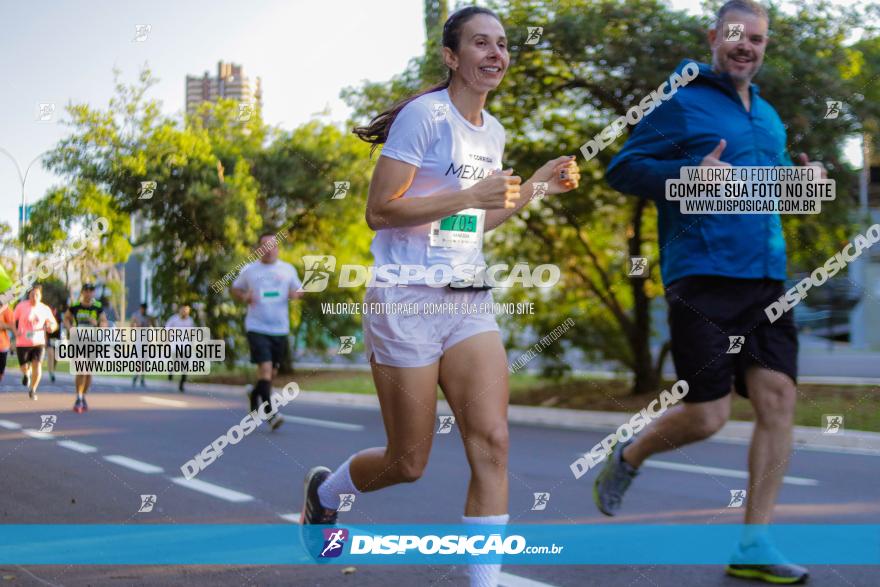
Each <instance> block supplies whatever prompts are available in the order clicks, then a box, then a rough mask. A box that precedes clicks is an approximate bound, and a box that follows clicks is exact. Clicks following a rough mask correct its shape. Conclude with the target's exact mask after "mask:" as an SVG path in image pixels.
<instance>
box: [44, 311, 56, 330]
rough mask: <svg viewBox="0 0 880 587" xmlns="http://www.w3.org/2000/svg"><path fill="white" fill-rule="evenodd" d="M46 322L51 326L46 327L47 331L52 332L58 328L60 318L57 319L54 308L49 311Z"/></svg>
mask: <svg viewBox="0 0 880 587" xmlns="http://www.w3.org/2000/svg"><path fill="white" fill-rule="evenodd" d="M46 324H47V325H48V326H49V328H47V329H46V332H49V333H52V332H55V331H56V330H58V320H56V319H55V314H54V313H52V310H49V312H48V318H46Z"/></svg>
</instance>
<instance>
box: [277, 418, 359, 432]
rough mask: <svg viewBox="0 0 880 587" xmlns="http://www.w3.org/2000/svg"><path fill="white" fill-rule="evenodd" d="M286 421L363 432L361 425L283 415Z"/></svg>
mask: <svg viewBox="0 0 880 587" xmlns="http://www.w3.org/2000/svg"><path fill="white" fill-rule="evenodd" d="M281 415H282V416H284V419H285V420H289V421H291V422H297V423H298V424H306V425H310V426H321V427H323V428H336V429H337V430H353V431H359V430H363V429H364V427H363V426H361V425H360V424H348V423H346V422H333V421H332V420H319V419H317V418H304V417H302V416H291V415H289V414H281Z"/></svg>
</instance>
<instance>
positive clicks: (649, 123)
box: [605, 98, 702, 201]
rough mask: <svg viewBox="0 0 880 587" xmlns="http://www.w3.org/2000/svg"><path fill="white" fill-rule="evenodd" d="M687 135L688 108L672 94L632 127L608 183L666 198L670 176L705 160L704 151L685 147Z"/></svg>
mask: <svg viewBox="0 0 880 587" xmlns="http://www.w3.org/2000/svg"><path fill="white" fill-rule="evenodd" d="M686 137H687V120H686V117H685V113H684V110H683V109H682V107H681V105H680V104H679V103H678V100H676V99H675V98H672V99H671V100H669V101H668V102H666V103H664V104H662V105H660V106H659V107H658V108H657V109H656V110H654V111H653V112H652V113H651V114H649V115H648V116H646V117H645V118H644V120H642V121H641V122H640V123H639V124H637V125H636V127H635V128H634V129H633V130H632V132H631V133H630V136H629V138H628V139H627V141H626V143H625V144H624V145H623V149H621V150H620V152H619V153H618V154H617V155H616V156H615V157H614V159H613V160H612V161H611V164H610V165H609V166H608V169H607V170H606V172H605V178H606V179H607V180H608V184H609V185H610V186H611V187H613V188H614V189H616V190H617V191H619V192H623V193H625V194H630V195H634V196H639V197H642V198H649V199H651V200H655V201H666V200H665V194H666V180H667V179H673V178H677V177H679V172H680V170H681V168H682V167H683V166H685V165H694V166H696V165H699V164H700V161H701V160H702V155H698V154H696V153H688V152H686V151H685V148H684V145H685V141H686Z"/></svg>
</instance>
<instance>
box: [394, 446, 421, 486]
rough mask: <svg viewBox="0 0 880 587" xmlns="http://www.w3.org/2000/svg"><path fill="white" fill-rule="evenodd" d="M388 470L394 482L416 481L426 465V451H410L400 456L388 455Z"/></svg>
mask: <svg viewBox="0 0 880 587" xmlns="http://www.w3.org/2000/svg"><path fill="white" fill-rule="evenodd" d="M389 458H391V459H392V460H391V463H390V465H389V472H390V473H391V475H392V477H393V478H394V481H395V482H396V483H412V482H414V481H418V480H419V479H420V478H421V476H422V474H423V473H424V472H425V467H427V466H428V453H427V452H410V453H407V454H405V455H402V456H397V457H390V456H389Z"/></svg>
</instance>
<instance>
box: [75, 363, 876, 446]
mask: <svg viewBox="0 0 880 587" xmlns="http://www.w3.org/2000/svg"><path fill="white" fill-rule="evenodd" d="M58 379H59V381H65V380H69V381H70V382H71V384H72V379H73V378H72V376H71V375H68V374H66V373H65V374H59V375H58ZM94 381H95V383H102V384H106V385H117V386H119V385H122V386H130V384H131V379H130V378H127V377H125V378H123V377H106V376H95V377H94ZM177 381H178V379H177V378H175V380H174V381H173V382H171V381H167V380H161V381H155V380H153V381H148V383H147V387H146V388H143V387H140V386H138V387H132V388H131V391H132V392H142V393H150V392H161V393H171V394H177V395H181V394H179V392H178V391H177ZM276 391H277V390H276ZM186 393H187V394H189V393H197V394H199V395H207V396H225V397H230V396H234V397H240V398H241V399H242V402H244V399H245V388H244V387H243V386H240V385H221V384H209V383H187V384H186ZM183 395H186V394H183ZM298 401H305V402H309V403H314V404H323V405H339V406H344V407H348V408H351V407H360V408H366V409H374V410H378V409H379V399H378V398H377V397H376V396H375V395H373V394H359V393H334V392H326V391H306V390H301V392H300V395H299V398H298ZM437 412H438V414H440V415H449V414H452V411H451V410H450V409H449V405H448V404H447V403H446V402H445V401H443V400H440V401H438V407H437ZM631 416H632V414H630V413H626V412H597V411H591V410H572V409H566V408H547V407H537V406H518V405H512V406H510V407H509V409H508V420H509V421H510V423H511V424H524V425H529V426H543V427H547V428H557V429H564V430H585V431H593V432H613V431H614V430H616V429H617V427H618V426H620V425H621V424H623V423H624V422H626V421H627V420H629V418H630V417H631ZM753 427H754V425H753V423H752V422H728V423H727V424H726V425H725V426H724V427H723V428H722V429H721V430H720V431H719V432H718V433H717V434H715V436H713V437H712V438H713V440H718V441H725V442H733V443H737V444H741V443H748V442H749V440H750V439H751V436H752V429H753ZM794 445H795V447H796V448H809V449H815V450H831V451H834V450H842V451H846V452H856V453H860V454H868V455H877V456H880V433H877V432H862V431H858V430H845V431H844V432H843V433H841V434H823V433H822V431H821V430H820V429H819V428H813V427H808V426H795V428H794Z"/></svg>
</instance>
